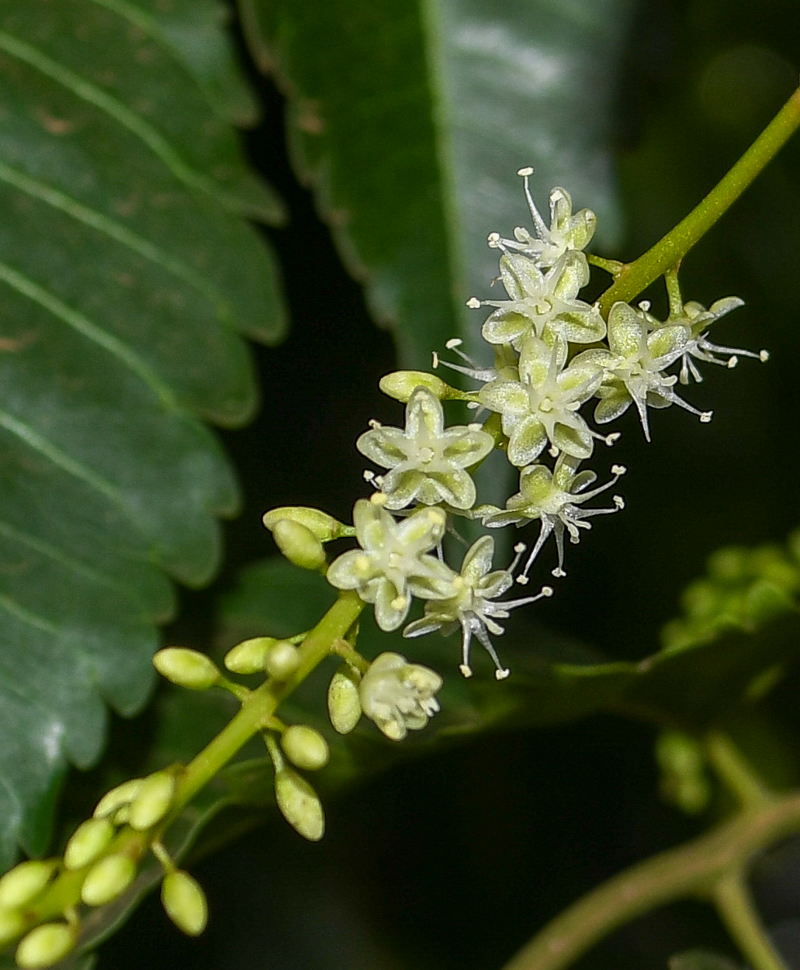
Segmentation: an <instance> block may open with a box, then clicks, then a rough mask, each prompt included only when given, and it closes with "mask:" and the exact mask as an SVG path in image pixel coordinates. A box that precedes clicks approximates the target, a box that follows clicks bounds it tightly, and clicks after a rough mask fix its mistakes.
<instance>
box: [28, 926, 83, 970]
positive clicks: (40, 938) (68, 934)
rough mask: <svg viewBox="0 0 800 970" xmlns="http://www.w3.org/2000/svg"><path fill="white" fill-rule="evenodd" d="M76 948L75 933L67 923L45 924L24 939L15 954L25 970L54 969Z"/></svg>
mask: <svg viewBox="0 0 800 970" xmlns="http://www.w3.org/2000/svg"><path fill="white" fill-rule="evenodd" d="M73 946H75V932H74V930H73V929H72V927H70V926H67V924H66V923H43V924H42V925H41V926H37V927H36V929H35V930H31V931H30V933H28V935H27V936H25V937H23V938H22V940H21V942H20V944H19V946H18V947H17V952H16V954H15V957H16V961H17V965H18V966H20V967H23V968H24V970H36V968H38V967H52V965H53V964H54V963H58V961H59V960H63V959H64V957H65V956H66V955H67V954H68V953H69V951H70V950H71V949H72V948H73Z"/></svg>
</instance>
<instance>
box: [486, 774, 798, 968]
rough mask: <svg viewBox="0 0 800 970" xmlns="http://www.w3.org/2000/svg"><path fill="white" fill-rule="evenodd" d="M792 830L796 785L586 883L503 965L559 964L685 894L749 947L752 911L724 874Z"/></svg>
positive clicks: (754, 933)
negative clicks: (714, 911) (707, 904)
mask: <svg viewBox="0 0 800 970" xmlns="http://www.w3.org/2000/svg"><path fill="white" fill-rule="evenodd" d="M798 831H800V792H793V793H792V794H790V795H784V796H775V798H774V799H773V800H770V801H767V802H762V803H761V804H759V805H751V806H748V807H746V808H745V809H743V810H742V812H741V813H740V814H739V815H737V816H736V817H735V818H733V819H731V820H730V821H728V822H726V823H723V824H722V825H720V826H718V827H717V828H715V829H712V831H710V832H708V833H706V834H705V835H702V836H700V837H699V838H697V839H695V840H693V841H692V842H688V843H686V844H685V845H682V846H678V847H677V848H675V849H670V850H668V851H667V852H662V853H659V854H658V855H656V856H653V857H652V858H650V859H646V860H645V861H644V862H640V863H637V864H636V865H634V866H631V868H629V869H626V870H625V871H624V872H621V873H619V874H618V875H616V876H614V877H612V878H611V879H609V880H608V881H607V882H605V883H603V884H602V885H600V886H598V887H597V888H595V889H593V890H591V891H590V892H589V893H587V894H586V895H585V896H584V897H582V898H581V899H579V900H578V901H577V902H576V903H574V904H573V905H572V906H570V907H569V908H568V909H566V910H564V912H562V913H561V914H560V915H559V916H557V917H556V918H555V919H554V920H553V921H552V922H551V923H550V924H548V925H547V926H546V927H545V928H544V929H543V930H542V931H541V932H540V933H539V934H538V935H537V936H535V937H534V938H533V939H532V940H531V941H530V942H529V943H528V944H527V945H526V946H524V947H523V948H522V949H521V950H520V951H519V952H518V953H517V954H516V956H514V957H513V958H512V959H511V960H510V961H509V962H508V963H507V964H506V965H505V967H504V970H561V968H563V967H567V966H569V965H570V964H571V963H572V962H573V961H575V960H577V959H578V957H580V956H581V955H582V954H583V953H585V952H586V951H587V950H588V949H590V948H591V947H592V946H593V945H594V944H595V943H597V942H598V940H601V939H602V938H603V937H604V936H607V935H608V934H609V933H611V932H612V931H613V930H615V929H616V928H617V927H619V926H622V925H623V924H625V923H628V922H630V921H631V920H632V919H635V918H636V917H637V916H641V915H643V914H644V913H647V912H649V911H650V910H652V909H655V908H656V907H658V906H662V905H664V904H666V903H669V902H672V901H674V900H676V899H682V898H686V897H700V898H703V899H708V900H712V901H714V902H715V903H716V904H717V906H718V907H719V910H720V913H721V915H722V916H723V918H725V920H726V922H727V923H728V926H729V929H730V930H731V933H732V934H733V935H734V937H735V938H736V939H737V942H739V943H740V945H742V947H743V950H744V947H745V944H747V946H749V947H752V948H755V946H756V943H755V942H754V941H756V937H757V936H758V932H757V927H756V924H755V923H754V922H753V921H752V920H753V919H754V917H752V916H748V917H747V918H746V919H745V916H746V909H744V908H743V907H742V905H741V903H742V898H741V896H740V897H739V899H738V901H737V899H736V896H735V892H734V890H735V887H733V886H732V884H731V882H730V879H731V873H732V872H741V871H742V870H743V868H744V866H745V864H746V863H747V861H748V860H749V859H750V858H751V857H752V856H753V855H754V854H755V853H756V852H759V851H760V850H761V849H764V848H766V847H767V846H769V845H772V844H773V843H775V842H777V841H779V840H780V839H782V838H785V837H787V836H788V835H791V834H793V833H795V832H798ZM737 913H738V915H737ZM762 935H763V934H762ZM745 937H747V939H745ZM745 952H746V954H747V956H748V957H749V958H750V959H751V960H753V962H754V966H756V967H757V968H758V970H778V968H779V967H780V968H781V970H783V968H782V965H781V964H780V962H778V963H777V964H775V963H772V964H770V963H768V962H766V960H767V958H766V956H764V957H763V960H762V962H761V963H756V962H755V959H754V957H753V950H752V949H751V950H745ZM763 953H766V950H765V949H764V950H763Z"/></svg>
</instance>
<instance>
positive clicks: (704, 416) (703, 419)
mask: <svg viewBox="0 0 800 970" xmlns="http://www.w3.org/2000/svg"><path fill="white" fill-rule="evenodd" d="M713 417H714V412H713V411H703V412H702V413H701V414H700V423H701V424H708V422H709V421H710V420H711V419H712V418H713Z"/></svg>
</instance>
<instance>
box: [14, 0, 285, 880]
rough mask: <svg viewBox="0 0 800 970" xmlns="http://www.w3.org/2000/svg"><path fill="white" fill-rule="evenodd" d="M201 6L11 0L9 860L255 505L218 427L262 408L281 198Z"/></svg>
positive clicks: (128, 698)
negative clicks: (260, 163)
mask: <svg viewBox="0 0 800 970" xmlns="http://www.w3.org/2000/svg"><path fill="white" fill-rule="evenodd" d="M197 8H198V20H197V21H196V22H195V24H194V26H191V25H190V24H189V22H188V20H187V19H186V18H187V16H188V12H187V7H186V5H185V4H184V5H182V6H181V5H177V4H175V5H171V4H168V5H166V6H165V5H163V4H150V5H148V4H141V5H137V4H135V3H130V2H125V0H106V2H101V0H97V2H94V0H63V2H62V0H59V2H58V3H48V2H45V0H35V2H32V3H19V2H13V0H6V2H4V3H2V4H0V100H2V103H3V111H4V113H3V122H2V127H1V128H0V205H2V211H3V213H4V216H3V218H2V220H0V288H2V305H3V315H2V323H1V324H0V377H1V380H0V386H1V387H2V391H0V397H1V400H0V509H2V512H0V561H2V563H3V569H2V577H1V578H0V733H2V736H3V746H2V751H0V815H2V818H3V820H4V824H3V828H2V835H1V836H0V862H3V863H7V862H8V861H10V859H11V857H12V856H13V853H14V850H15V845H16V843H17V841H18V840H19V841H21V843H22V845H23V847H24V848H25V849H26V850H27V851H29V852H34V853H37V852H41V851H42V850H43V849H44V848H45V846H46V843H47V838H48V833H49V816H50V812H51V810H52V808H53V801H54V798H55V795H56V793H57V789H58V786H59V782H60V779H61V777H62V775H63V773H64V770H65V767H66V764H67V762H70V761H71V762H73V763H75V764H77V765H79V766H84V767H85V766H87V765H90V764H92V763H93V762H94V761H95V760H96V759H97V757H98V755H99V754H100V751H101V748H102V744H103V741H104V735H105V724H106V718H107V712H106V706H105V705H106V704H108V703H110V704H111V705H112V706H113V707H114V708H115V709H116V710H118V711H120V712H121V713H123V714H130V713H132V712H134V711H135V710H137V709H138V708H139V707H140V706H141V705H142V703H143V702H144V700H145V699H146V697H147V695H148V692H149V690H150V686H151V684H152V681H153V674H152V670H151V667H150V656H151V654H152V652H153V649H154V647H155V646H156V642H157V633H156V629H155V624H156V623H158V622H161V621H163V620H164V619H166V618H167V617H168V616H169V614H170V612H171V611H172V608H173V603H172V589H171V585H170V582H169V579H168V577H169V576H171V577H174V578H176V579H178V580H180V581H182V582H185V583H188V584H190V585H198V584H202V583H204V582H206V581H207V580H208V579H209V578H210V576H211V575H212V574H213V572H214V570H215V568H216V565H217V560H218V556H219V533H218V525H217V523H216V521H215V517H216V516H218V515H229V514H231V513H232V512H233V511H234V510H235V508H236V506H237V502H238V495H237V487H236V483H235V481H234V479H233V475H232V472H231V470H230V469H229V467H228V465H227V461H226V459H225V457H224V455H223V454H222V452H221V449H220V447H219V445H218V443H217V442H216V440H215V438H214V437H213V436H212V434H211V433H210V432H209V431H208V429H207V428H206V427H205V426H204V425H203V424H202V423H201V421H200V420H199V419H206V420H210V421H213V422H216V423H219V424H224V425H236V424H240V423H242V422H243V421H245V420H246V419H247V418H248V417H249V416H250V414H251V413H252V411H253V408H254V405H255V389H254V384H253V380H252V365H251V361H250V358H249V354H248V350H247V348H246V346H245V344H244V343H243V341H242V339H241V337H240V336H239V335H238V334H237V332H236V331H237V330H238V331H241V332H245V333H249V334H253V335H258V336H260V337H261V338H263V339H268V340H274V339H276V338H277V337H278V336H279V334H280V331H281V328H282V322H281V314H280V308H279V302H278V300H279V297H278V292H277V289H276V277H275V271H274V268H273V264H272V262H271V258H270V256H269V254H268V252H267V251H266V250H265V248H264V245H263V244H262V242H261V240H260V239H259V238H258V237H257V236H256V233H255V231H254V229H253V228H251V227H250V226H248V225H247V224H246V223H245V222H244V221H243V220H242V218H241V216H242V215H248V216H255V217H259V218H265V219H266V218H270V219H273V218H275V217H276V216H277V215H278V212H279V210H278V207H277V205H276V203H275V200H274V199H273V196H272V194H271V192H269V191H268V190H267V189H265V188H264V187H263V186H262V185H261V184H260V183H259V182H258V181H257V180H256V179H255V178H254V176H252V175H251V174H250V173H249V172H248V170H247V169H246V167H245V166H244V163H243V161H242V158H241V153H240V150H239V147H238V145H237V141H236V138H237V136H236V134H235V132H234V131H233V130H232V129H231V128H230V125H229V122H228V121H227V120H226V117H227V118H230V117H233V116H236V117H242V118H244V117H247V116H248V115H249V114H251V105H250V101H249V98H248V97H247V96H246V95H245V94H244V93H243V91H244V89H243V84H242V81H241V78H239V77H238V76H236V75H235V74H233V73H232V63H233V61H232V54H231V50H230V41H229V39H228V38H227V37H226V36H225V35H224V33H222V31H221V20H220V17H219V12H220V8H219V6H218V5H217V4H215V3H209V2H206V3H202V4H197ZM181 18H183V20H181ZM181 24H183V26H181ZM198 31H199V34H198ZM199 35H204V36H206V38H207V39H208V40H209V43H208V46H207V55H208V59H207V60H203V57H201V56H199V53H200V52H199V51H198V50H197V49H196V47H195V43H196V41H197V38H198V36H199ZM212 90H213V91H214V92H216V93H215V95H214V96H212V100H211V101H209V99H208V92H210V91H212ZM217 109H218V110H219V112H220V113H217Z"/></svg>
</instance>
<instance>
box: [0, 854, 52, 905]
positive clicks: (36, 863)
mask: <svg viewBox="0 0 800 970" xmlns="http://www.w3.org/2000/svg"><path fill="white" fill-rule="evenodd" d="M56 865H57V862H56V860H55V859H48V860H47V861H42V860H39V859H29V860H28V861H27V862H20V864H19V865H17V866H14V868H13V869H11V870H10V871H9V872H7V873H6V874H5V875H4V876H3V878H2V879H0V907H2V908H3V909H19V908H20V907H22V906H25V905H26V904H27V903H29V902H30V901H31V900H32V899H33V898H34V896H38V895H39V893H40V892H41V891H42V890H43V889H44V887H45V886H46V885H47V884H48V882H50V877H51V876H52V875H53V873H54V872H55V869H56Z"/></svg>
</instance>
